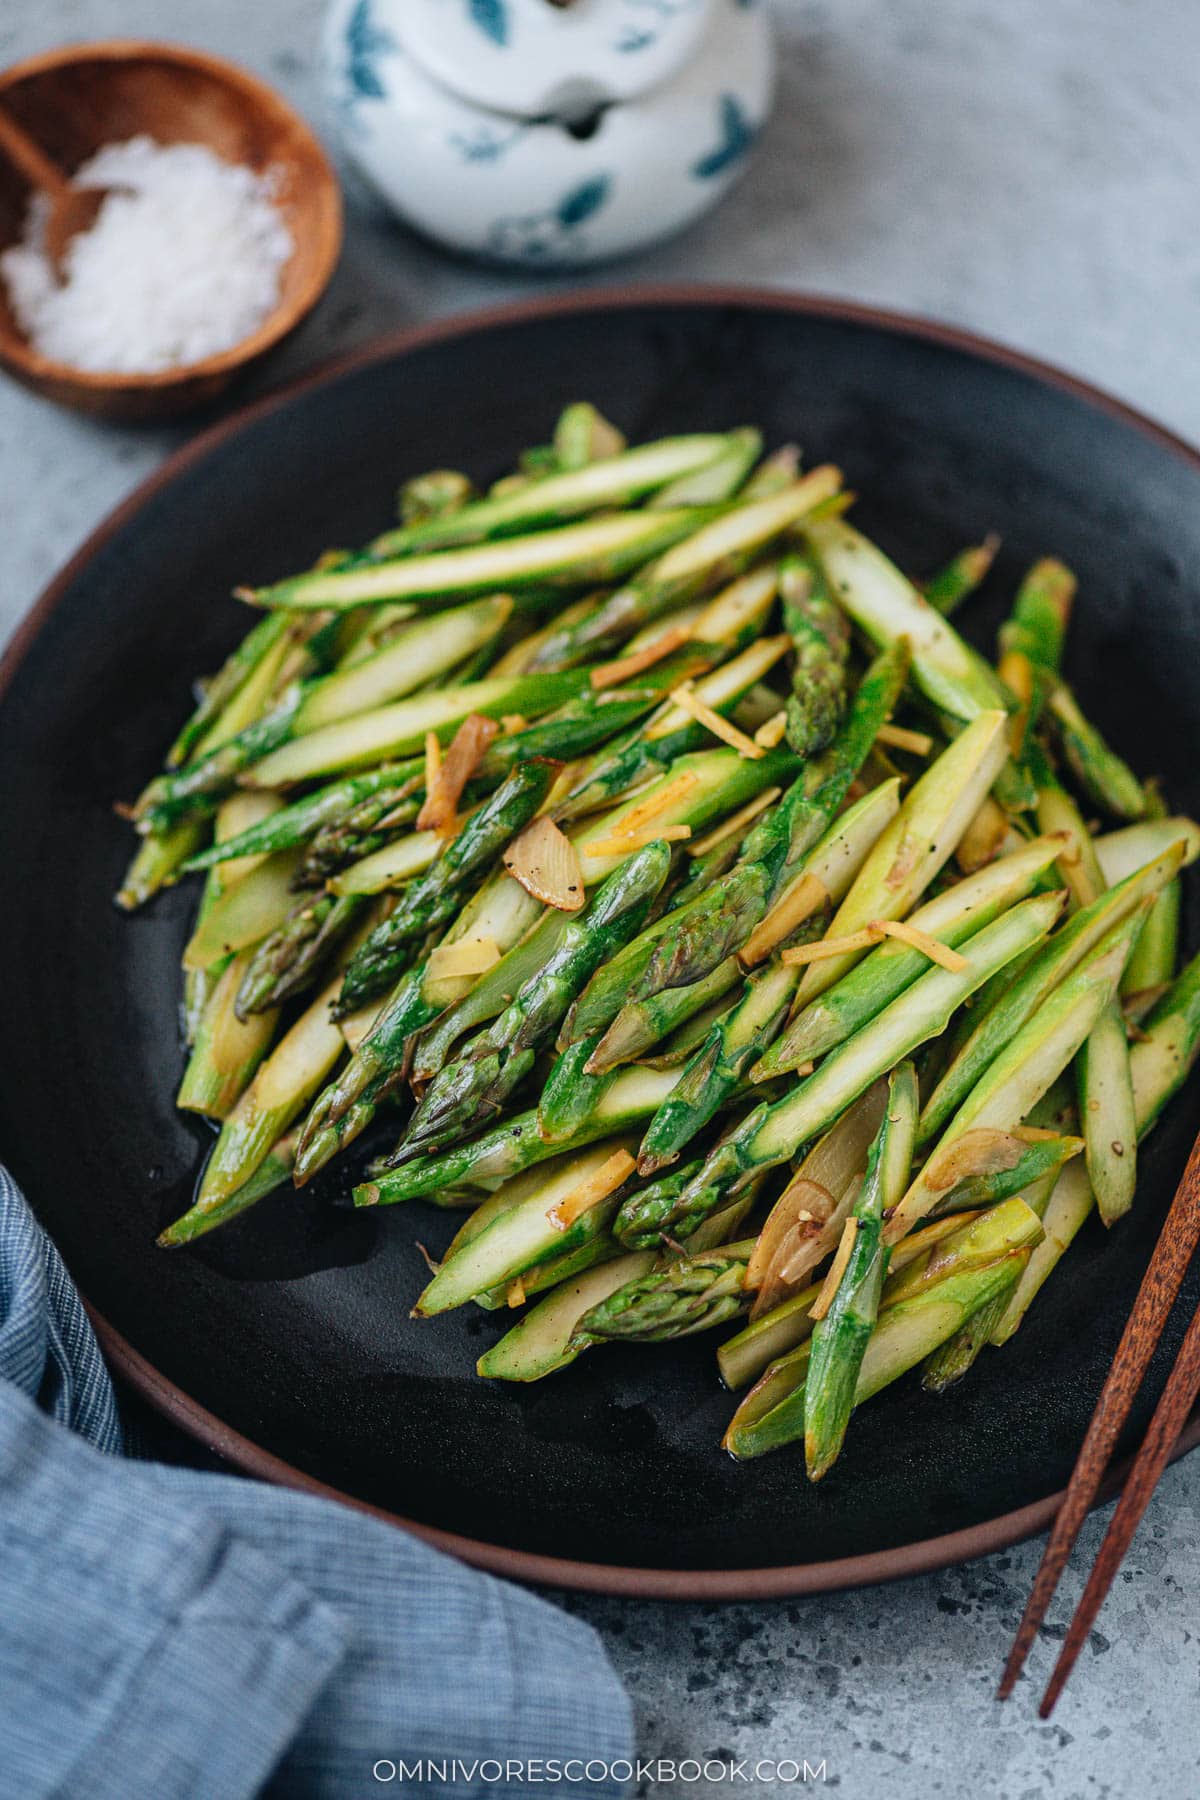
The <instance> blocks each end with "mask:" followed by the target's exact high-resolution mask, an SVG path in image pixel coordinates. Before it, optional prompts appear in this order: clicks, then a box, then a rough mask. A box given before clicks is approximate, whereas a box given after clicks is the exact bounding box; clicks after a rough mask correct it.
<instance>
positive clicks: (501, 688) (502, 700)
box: [241, 671, 587, 788]
mask: <svg viewBox="0 0 1200 1800" xmlns="http://www.w3.org/2000/svg"><path fill="white" fill-rule="evenodd" d="M586 679H587V678H586V676H585V675H584V674H582V673H581V672H575V671H572V672H567V673H564V674H547V675H539V676H536V677H535V676H520V675H518V676H512V677H505V676H487V677H485V678H484V679H483V680H482V681H468V682H464V683H462V684H461V686H456V687H443V688H431V689H428V690H427V691H426V692H424V693H421V694H414V695H412V696H411V697H410V698H408V699H406V700H397V701H395V702H394V703H393V704H392V705H390V706H381V707H377V708H376V709H375V710H374V711H373V712H367V713H359V714H358V715H357V716H356V717H355V718H352V719H343V720H341V721H340V722H339V723H337V724H335V725H325V726H322V727H321V728H320V729H318V730H316V731H310V732H308V733H307V734H306V735H305V736H304V737H300V738H296V739H294V740H293V741H291V742H286V743H282V744H281V745H280V747H279V748H277V749H272V750H271V752H270V753H269V754H268V755H266V756H264V757H263V758H262V759H261V761H258V762H255V763H252V764H251V765H250V767H249V768H247V769H246V770H245V772H244V773H243V774H242V776H241V780H242V783H243V785H244V786H246V787H253V788H262V787H265V788H274V787H291V786H292V785H294V784H295V783H296V782H298V781H310V780H312V779H313V778H314V777H315V776H318V775H334V774H337V773H338V771H339V770H342V769H354V768H358V767H360V766H361V765H363V764H364V763H369V762H372V761H375V760H377V759H378V758H380V757H397V756H408V755H411V754H412V752H413V751H414V750H420V749H423V747H424V744H425V739H426V736H427V735H428V733H429V732H431V731H433V732H436V733H437V735H438V736H439V738H442V739H443V740H445V739H446V738H448V737H450V736H452V735H453V732H454V731H455V730H456V729H457V727H458V726H459V725H461V724H462V721H463V720H464V719H465V718H466V717H467V715H468V714H469V713H481V714H482V715H483V717H484V718H488V719H498V718H501V717H503V716H504V714H506V713H517V714H525V715H529V714H536V713H542V712H549V711H551V709H552V708H554V707H556V706H561V705H563V703H564V702H565V701H567V700H570V699H573V698H574V697H575V696H576V695H577V694H579V693H580V692H582V690H583V687H584V685H585V682H586Z"/></svg>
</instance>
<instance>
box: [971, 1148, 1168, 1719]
mask: <svg viewBox="0 0 1200 1800" xmlns="http://www.w3.org/2000/svg"><path fill="white" fill-rule="evenodd" d="M1198 1242H1200V1137H1198V1138H1197V1139H1196V1142H1195V1143H1194V1144H1193V1145H1192V1153H1191V1155H1190V1156H1189V1157H1188V1162H1187V1167H1186V1169H1185V1170H1184V1171H1183V1178H1182V1180H1181V1181H1180V1183H1179V1186H1178V1188H1177V1189H1176V1191H1175V1198H1174V1200H1173V1201H1172V1202H1171V1210H1170V1212H1169V1213H1168V1214H1167V1218H1166V1222H1165V1224H1164V1225H1163V1228H1162V1231H1161V1233H1160V1234H1159V1239H1158V1243H1157V1244H1156V1245H1155V1247H1154V1255H1153V1256H1152V1257H1151V1259H1150V1266H1149V1267H1148V1269H1147V1270H1146V1273H1145V1275H1144V1276H1143V1277H1142V1285H1141V1287H1140V1288H1139V1289H1138V1295H1137V1299H1136V1300H1135V1301H1134V1303H1133V1311H1132V1312H1131V1313H1130V1315H1129V1318H1128V1320H1127V1322H1126V1325H1125V1330H1124V1331H1123V1332H1122V1334H1121V1342H1120V1343H1119V1345H1118V1346H1117V1354H1116V1356H1115V1357H1114V1358H1113V1365H1112V1368H1111V1369H1110V1370H1109V1372H1108V1379H1107V1381H1106V1382H1105V1383H1104V1387H1103V1389H1102V1391H1101V1394H1100V1399H1099V1400H1098V1402H1097V1404H1096V1410H1095V1412H1094V1413H1093V1414H1092V1420H1091V1423H1090V1425H1089V1426H1088V1429H1087V1436H1086V1437H1085V1438H1084V1440H1083V1447H1082V1449H1081V1450H1080V1452H1079V1460H1078V1461H1077V1462H1076V1464H1075V1468H1074V1471H1073V1472H1072V1475H1071V1480H1070V1482H1069V1483H1068V1486H1067V1491H1066V1494H1065V1495H1064V1497H1063V1503H1062V1505H1061V1507H1060V1508H1059V1510H1058V1514H1057V1516H1056V1518H1055V1521H1054V1526H1053V1529H1052V1530H1051V1533H1050V1541H1049V1543H1048V1544H1047V1545H1046V1551H1045V1554H1044V1556H1043V1557H1042V1562H1041V1567H1040V1568H1039V1569H1038V1572H1037V1576H1036V1578H1035V1580H1034V1584H1033V1591H1032V1592H1031V1594H1030V1596H1029V1600H1028V1603H1027V1605H1026V1607H1025V1612H1024V1615H1023V1617H1022V1619H1021V1623H1020V1626H1019V1628H1018V1630H1017V1635H1016V1639H1015V1641H1014V1643H1013V1647H1012V1649H1011V1651H1010V1652H1009V1657H1008V1662H1007V1663H1006V1664H1005V1668H1004V1675H1003V1678H1002V1679H1001V1682H1000V1689H999V1695H998V1697H999V1698H1000V1699H1001V1700H1007V1698H1008V1696H1009V1695H1010V1694H1011V1693H1012V1691H1013V1688H1014V1687H1015V1685H1016V1681H1017V1677H1018V1675H1019V1674H1020V1673H1021V1670H1022V1668H1023V1667H1024V1664H1025V1659H1026V1657H1027V1656H1028V1655H1029V1651H1030V1649H1031V1647H1032V1645H1033V1641H1034V1638H1035V1637H1036V1636H1037V1633H1038V1627H1039V1626H1040V1625H1041V1623H1042V1620H1043V1618H1044V1617H1045V1615H1046V1611H1047V1608H1048V1607H1049V1605H1050V1602H1051V1600H1052V1599H1053V1598H1054V1593H1055V1589H1056V1588H1057V1587H1058V1583H1059V1580H1060V1579H1061V1576H1062V1572H1063V1569H1064V1568H1065V1566H1066V1562H1067V1558H1068V1556H1069V1555H1070V1553H1071V1546H1072V1545H1073V1544H1074V1542H1075V1539H1076V1538H1077V1537H1078V1535H1079V1531H1080V1527H1081V1526H1082V1524H1083V1521H1084V1519H1085V1518H1086V1517H1087V1514H1088V1511H1089V1509H1090V1507H1091V1505H1092V1502H1093V1501H1094V1499H1095V1498H1096V1492H1097V1490H1098V1488H1099V1486H1100V1483H1101V1481H1102V1480H1103V1479H1104V1472H1105V1470H1106V1469H1107V1467H1108V1464H1109V1460H1110V1458H1111V1456H1112V1453H1113V1449H1114V1448H1115V1445H1116V1441H1117V1438H1118V1436H1119V1435H1120V1431H1121V1427H1122V1426H1123V1425H1124V1423H1125V1420H1126V1418H1127V1417H1128V1416H1129V1409H1130V1407H1131V1406H1132V1404H1133V1401H1134V1398H1135V1397H1136V1395H1137V1391H1138V1389H1139V1388H1140V1386H1141V1384H1142V1379H1143V1377H1144V1375H1145V1373H1146V1369H1147V1367H1148V1366H1149V1363H1150V1358H1151V1356H1152V1355H1153V1354H1154V1351H1155V1348H1156V1346H1157V1344H1158V1340H1159V1338H1160V1337H1161V1336H1162V1332H1163V1327H1164V1326H1165V1324H1166V1322H1167V1316H1168V1314H1169V1313H1170V1311H1171V1308H1172V1306H1173V1305H1174V1303H1175V1299H1176V1296H1177V1295H1178V1293H1179V1289H1180V1285H1181V1283H1182V1281H1183V1277H1184V1275H1185V1274H1186V1272H1187V1268H1188V1264H1189V1263H1190V1262H1191V1260H1192V1256H1193V1254H1194V1252H1195V1249H1196V1246H1197V1243H1198ZM1196 1330H1197V1327H1196V1324H1195V1321H1193V1324H1192V1327H1191V1328H1190V1329H1189V1331H1188V1335H1187V1338H1186V1339H1185V1349H1186V1348H1187V1346H1188V1345H1190V1344H1191V1343H1192V1337H1193V1332H1195V1331H1196ZM1198 1336H1200V1333H1198ZM1198 1353H1200V1349H1198V1347H1197V1346H1193V1348H1192V1350H1191V1352H1190V1353H1189V1355H1190V1356H1195V1355H1196V1354H1198ZM1179 1361H1180V1363H1183V1364H1184V1369H1183V1373H1182V1375H1181V1376H1180V1378H1179V1381H1178V1384H1177V1385H1176V1372H1173V1373H1172V1377H1171V1381H1170V1382H1168V1384H1167V1390H1166V1391H1165V1392H1164V1394H1163V1397H1162V1400H1161V1401H1160V1402H1159V1407H1158V1411H1157V1412H1156V1413H1155V1415H1154V1422H1153V1423H1152V1425H1151V1427H1150V1432H1149V1433H1148V1434H1147V1439H1146V1443H1145V1444H1144V1445H1143V1447H1142V1453H1141V1455H1139V1457H1138V1461H1137V1463H1136V1464H1135V1465H1134V1471H1133V1473H1132V1474H1131V1477H1130V1486H1129V1488H1127V1490H1126V1493H1127V1495H1130V1496H1131V1497H1130V1498H1129V1503H1128V1506H1127V1507H1126V1505H1125V1502H1124V1501H1122V1505H1121V1508H1120V1509H1118V1512H1117V1514H1116V1515H1114V1518H1113V1521H1112V1524H1111V1525H1110V1527H1109V1536H1110V1537H1112V1538H1113V1544H1112V1548H1111V1550H1110V1551H1109V1556H1110V1559H1112V1560H1111V1566H1110V1567H1108V1566H1106V1567H1105V1568H1104V1569H1101V1568H1100V1564H1099V1563H1097V1571H1096V1572H1094V1573H1093V1577H1092V1580H1091V1581H1089V1584H1088V1589H1089V1591H1090V1590H1091V1588H1092V1583H1093V1582H1094V1583H1095V1593H1094V1595H1093V1596H1092V1598H1093V1600H1094V1606H1093V1609H1092V1612H1091V1614H1090V1615H1089V1618H1088V1622H1087V1624H1085V1625H1084V1626H1083V1635H1084V1636H1086V1634H1087V1630H1088V1627H1089V1626H1090V1623H1091V1619H1092V1618H1094V1617H1095V1613H1096V1611H1097V1610H1098V1609H1099V1606H1100V1602H1101V1601H1102V1600H1103V1598H1104V1595H1105V1593H1106V1592H1107V1590H1108V1586H1109V1584H1110V1582H1111V1581H1112V1578H1113V1575H1114V1574H1115V1573H1116V1568H1117V1565H1118V1564H1119V1562H1120V1560H1121V1556H1122V1554H1123V1553H1124V1549H1125V1547H1126V1546H1127V1544H1128V1542H1129V1539H1130V1537H1132V1535H1133V1532H1134V1529H1135V1528H1136V1526H1137V1522H1138V1520H1139V1519H1140V1518H1141V1516H1142V1513H1143V1512H1144V1511H1145V1508H1146V1504H1147V1502H1148V1500H1149V1497H1150V1493H1151V1491H1152V1490H1153V1487H1154V1484H1155V1482H1156V1481H1157V1480H1158V1476H1159V1474H1160V1473H1161V1471H1162V1467H1163V1463H1164V1462H1165V1461H1166V1457H1167V1455H1169V1453H1170V1448H1171V1445H1170V1444H1169V1445H1168V1446H1167V1448H1166V1450H1165V1451H1164V1452H1163V1455H1162V1459H1161V1460H1157V1456H1158V1438H1157V1435H1156V1428H1158V1429H1161V1430H1163V1431H1165V1430H1166V1429H1167V1425H1166V1424H1165V1423H1163V1424H1161V1425H1160V1414H1164V1409H1165V1416H1166V1418H1167V1419H1168V1420H1169V1418H1171V1417H1174V1415H1175V1413H1176V1411H1177V1409H1178V1406H1179V1403H1180V1397H1181V1396H1182V1395H1183V1394H1184V1393H1185V1392H1186V1390H1187V1386H1188V1381H1189V1379H1190V1373H1189V1372H1190V1369H1191V1362H1190V1360H1188V1359H1185V1356H1184V1352H1183V1351H1182V1350H1181V1352H1180V1358H1179ZM1172 1390H1174V1391H1172ZM1195 1391H1196V1389H1195V1387H1193V1388H1192V1390H1191V1393H1192V1396H1194V1394H1195ZM1168 1396H1170V1398H1168ZM1190 1404H1191V1398H1190V1397H1189V1398H1188V1400H1187V1402H1186V1404H1185V1408H1184V1414H1182V1415H1180V1417H1181V1422H1182V1417H1183V1416H1186V1410H1187V1407H1188V1406H1190ZM1176 1435H1178V1433H1176ZM1173 1443H1174V1438H1172V1439H1171V1444H1173ZM1143 1458H1144V1459H1145V1460H1144V1463H1143ZM1139 1467H1140V1468H1141V1477H1140V1480H1141V1484H1142V1486H1144V1489H1145V1491H1144V1493H1143V1492H1140V1490H1139V1489H1138V1488H1137V1487H1135V1486H1134V1482H1135V1479H1136V1478H1137V1476H1138V1470H1139ZM1122 1511H1124V1514H1125V1517H1124V1520H1123V1523H1122V1527H1121V1529H1122V1531H1125V1530H1126V1527H1127V1535H1126V1536H1124V1538H1123V1539H1122V1540H1121V1541H1119V1542H1118V1538H1117V1537H1116V1536H1114V1530H1113V1528H1114V1527H1115V1526H1116V1523H1117V1519H1118V1518H1120V1517H1121V1515H1122ZM1105 1550H1108V1538H1107V1537H1106V1539H1105V1545H1104V1548H1103V1549H1102V1551H1101V1558H1102V1559H1103V1557H1104V1553H1105ZM1087 1598H1088V1596H1087V1594H1086V1593H1085V1596H1084V1601H1081V1603H1080V1606H1081V1610H1082V1607H1083V1605H1084V1602H1086V1601H1087ZM1074 1629H1075V1628H1074V1626H1073V1627H1072V1632H1071V1633H1069V1634H1068V1637H1067V1639H1066V1640H1065V1641H1064V1644H1063V1651H1062V1656H1061V1657H1060V1659H1059V1662H1060V1668H1062V1673H1061V1677H1060V1676H1059V1670H1058V1669H1056V1670H1055V1677H1054V1679H1053V1680H1052V1681H1051V1684H1050V1688H1049V1689H1047V1692H1046V1697H1045V1699H1044V1700H1043V1702H1042V1716H1043V1717H1047V1716H1048V1713H1049V1709H1050V1708H1051V1707H1052V1706H1053V1704H1054V1701H1055V1700H1056V1699H1057V1697H1058V1694H1059V1692H1060V1691H1061V1689H1062V1685H1063V1682H1064V1681H1065V1680H1066V1678H1067V1675H1068V1673H1069V1672H1070V1666H1071V1663H1072V1662H1073V1661H1074V1659H1075V1656H1076V1655H1077V1654H1078V1649H1079V1646H1078V1643H1074V1635H1073V1634H1074ZM1072 1643H1074V1648H1073V1650H1072V1654H1071V1657H1070V1660H1069V1661H1067V1660H1066V1659H1067V1647H1068V1645H1070V1644H1072ZM1064 1661H1065V1662H1066V1666H1065V1667H1062V1664H1063V1663H1064ZM1056 1683H1057V1685H1056Z"/></svg>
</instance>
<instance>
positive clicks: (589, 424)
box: [553, 400, 720, 480]
mask: <svg viewBox="0 0 1200 1800" xmlns="http://www.w3.org/2000/svg"><path fill="white" fill-rule="evenodd" d="M627 448H628V446H627V444H626V442H625V438H624V435H623V433H621V432H620V431H618V430H617V427H616V426H615V425H613V424H610V422H609V421H608V420H607V419H606V418H605V417H604V415H603V413H601V412H598V411H597V409H596V408H595V407H594V406H593V405H592V403H591V401H590V400H575V401H573V402H572V403H571V405H570V406H564V407H563V409H562V412H561V413H560V414H559V415H558V423H557V424H556V425H555V427H554V443H553V449H554V460H555V463H556V465H557V467H558V468H560V469H563V470H566V469H582V468H585V467H586V466H587V464H588V463H594V462H601V461H604V460H605V459H607V458H611V457H614V456H620V455H621V454H622V453H623V452H624V451H625V450H627ZM718 454H720V452H718ZM700 466H701V467H702V468H703V467H705V466H706V465H705V464H703V463H702V464H701V465H700ZM680 479H681V480H682V479H686V477H680Z"/></svg>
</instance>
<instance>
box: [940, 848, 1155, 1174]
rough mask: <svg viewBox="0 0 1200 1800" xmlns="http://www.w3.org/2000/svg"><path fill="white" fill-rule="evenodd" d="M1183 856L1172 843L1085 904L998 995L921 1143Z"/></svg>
mask: <svg viewBox="0 0 1200 1800" xmlns="http://www.w3.org/2000/svg"><path fill="white" fill-rule="evenodd" d="M1182 856H1183V848H1182V845H1181V844H1180V843H1178V842H1177V843H1175V844H1169V845H1168V846H1167V847H1166V848H1165V850H1164V851H1163V852H1162V854H1161V855H1160V856H1158V857H1157V858H1156V859H1155V860H1154V861H1153V862H1152V863H1147V864H1146V865H1145V866H1144V867H1143V868H1142V869H1141V870H1138V871H1135V873H1134V874H1132V875H1127V876H1126V877H1125V879H1124V881H1122V882H1119V883H1118V884H1117V886H1115V887H1112V888H1110V889H1109V890H1108V892H1107V893H1104V894H1102V895H1101V896H1100V898H1099V899H1098V900H1096V901H1094V902H1093V903H1092V905H1090V906H1087V907H1083V908H1081V909H1080V911H1079V912H1077V913H1076V914H1075V915H1074V916H1073V917H1072V918H1071V919H1069V920H1068V922H1067V923H1066V924H1065V925H1064V926H1063V928H1062V930H1061V931H1058V932H1056V933H1055V934H1054V936H1053V938H1051V940H1050V942H1049V943H1048V944H1046V945H1045V947H1044V948H1043V949H1042V950H1040V951H1039V952H1038V954H1037V955H1036V956H1035V957H1034V958H1033V959H1032V961H1031V962H1030V963H1029V965H1028V967H1027V968H1025V969H1024V970H1023V971H1022V972H1021V974H1020V975H1018V977H1017V979H1016V980H1015V981H1014V983H1013V985H1012V986H1011V987H1010V988H1009V989H1008V990H1007V991H1006V992H1002V993H1000V994H998V995H997V996H996V998H995V1000H994V1001H993V1002H992V1004H991V1005H990V1006H987V1007H986V1008H985V1010H984V1011H983V1013H982V1016H981V1017H980V1019H979V1021H978V1023H977V1024H976V1025H975V1026H974V1027H973V1029H972V1030H971V1033H970V1035H969V1036H968V1037H967V1038H966V1040H965V1042H964V1043H963V1044H962V1045H961V1046H960V1047H959V1049H958V1051H957V1053H956V1055H955V1057H954V1060H953V1061H952V1062H951V1063H950V1065H949V1067H948V1068H947V1069H946V1071H945V1073H944V1074H943V1075H942V1078H941V1080H940V1081H939V1082H938V1084H937V1086H936V1087H935V1088H934V1090H933V1092H932V1093H931V1094H930V1095H929V1098H928V1099H927V1100H926V1102H925V1105H924V1108H923V1109H922V1112H921V1124H920V1129H919V1132H918V1137H917V1141H918V1144H927V1143H929V1142H930V1141H931V1140H932V1139H933V1138H935V1137H936V1136H937V1134H938V1133H939V1132H940V1131H941V1130H942V1128H943V1126H944V1125H945V1124H946V1121H947V1120H948V1119H949V1118H950V1116H951V1114H952V1113H953V1112H954V1111H955V1109H956V1108H957V1107H958V1106H960V1105H961V1104H962V1102H963V1101H964V1100H965V1099H966V1097H967V1096H968V1095H969V1094H970V1093H971V1091H972V1089H973V1088H974V1087H975V1086H976V1084H977V1083H978V1081H979V1080H980V1078H981V1077H982V1076H983V1074H984V1072H985V1070H986V1069H987V1068H988V1067H989V1065H990V1064H991V1063H992V1062H993V1061H994V1060H995V1058H996V1057H997V1056H998V1055H999V1054H1000V1052H1001V1051H1002V1050H1003V1049H1004V1047H1005V1045H1006V1044H1008V1043H1009V1042H1010V1041H1011V1040H1012V1038H1013V1037H1014V1036H1015V1034H1016V1033H1017V1032H1018V1031H1019V1030H1020V1029H1021V1027H1022V1026H1023V1025H1024V1024H1025V1023H1026V1021H1027V1020H1029V1019H1031V1018H1032V1017H1033V1016H1034V1015H1035V1014H1036V1012H1037V1011H1038V1009H1039V1008H1040V1007H1041V1006H1042V1005H1043V1004H1044V1002H1045V1001H1046V999H1047V997H1048V996H1049V994H1050V993H1051V992H1052V991H1053V989H1054V988H1055V987H1056V986H1057V985H1058V984H1059V983H1060V982H1061V981H1063V980H1064V979H1065V978H1066V977H1067V976H1068V975H1069V974H1070V973H1071V971H1072V970H1073V969H1076V968H1078V966H1079V964H1080V963H1081V962H1082V961H1083V959H1084V957H1086V956H1088V955H1089V954H1090V953H1091V952H1092V951H1094V950H1095V948H1096V946H1097V945H1098V944H1099V943H1100V941H1101V939H1102V938H1103V937H1104V936H1105V934H1106V933H1107V932H1109V931H1110V930H1111V929H1112V927H1113V926H1114V925H1116V924H1119V923H1120V921H1121V920H1122V919H1125V918H1128V916H1129V914H1130V913H1131V912H1132V911H1134V909H1135V908H1137V907H1138V906H1139V905H1140V904H1141V902H1142V901H1143V900H1144V899H1145V898H1146V897H1147V896H1152V895H1154V894H1157V893H1158V892H1160V891H1161V890H1162V888H1163V886H1164V885H1165V884H1166V883H1167V882H1169V881H1170V880H1172V879H1173V877H1174V875H1175V873H1176V871H1177V870H1178V868H1179V866H1180V862H1181V859H1182Z"/></svg>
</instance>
